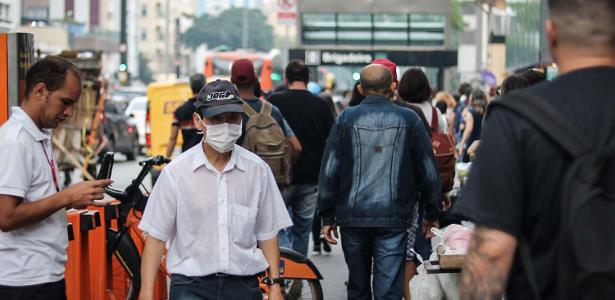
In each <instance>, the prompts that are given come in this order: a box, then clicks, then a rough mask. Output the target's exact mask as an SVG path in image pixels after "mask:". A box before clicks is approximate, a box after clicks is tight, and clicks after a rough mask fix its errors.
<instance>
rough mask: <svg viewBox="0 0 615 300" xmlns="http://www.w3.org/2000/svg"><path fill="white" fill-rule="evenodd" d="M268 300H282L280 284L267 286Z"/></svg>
mask: <svg viewBox="0 0 615 300" xmlns="http://www.w3.org/2000/svg"><path fill="white" fill-rule="evenodd" d="M268 296H269V300H284V297H283V296H282V288H281V287H280V284H274V285H271V286H269V294H268Z"/></svg>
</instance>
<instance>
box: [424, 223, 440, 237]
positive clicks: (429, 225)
mask: <svg viewBox="0 0 615 300" xmlns="http://www.w3.org/2000/svg"><path fill="white" fill-rule="evenodd" d="M439 227H440V222H438V220H435V221H432V222H430V221H427V220H425V219H423V235H425V238H426V239H430V238H432V237H434V236H435V235H434V234H433V232H431V228H439Z"/></svg>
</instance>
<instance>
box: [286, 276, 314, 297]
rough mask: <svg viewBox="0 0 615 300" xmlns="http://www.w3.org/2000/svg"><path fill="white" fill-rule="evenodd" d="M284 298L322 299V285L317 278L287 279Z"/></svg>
mask: <svg viewBox="0 0 615 300" xmlns="http://www.w3.org/2000/svg"><path fill="white" fill-rule="evenodd" d="M283 295H284V300H322V299H323V295H322V286H320V280H317V279H285V280H284V291H283Z"/></svg>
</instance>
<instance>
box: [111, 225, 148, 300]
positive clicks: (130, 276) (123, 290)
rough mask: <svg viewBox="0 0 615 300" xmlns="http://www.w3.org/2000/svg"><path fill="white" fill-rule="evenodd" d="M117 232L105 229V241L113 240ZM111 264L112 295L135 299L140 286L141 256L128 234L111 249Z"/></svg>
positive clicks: (129, 299)
mask: <svg viewBox="0 0 615 300" xmlns="http://www.w3.org/2000/svg"><path fill="white" fill-rule="evenodd" d="M117 234H118V233H117V232H116V231H115V230H113V229H107V241H113V239H114V238H115V236H116V235H117ZM111 266H112V273H113V280H112V281H113V293H114V295H115V296H116V297H117V298H118V299H126V300H136V299H137V298H138V297H139V290H140V288H141V276H140V273H139V270H140V268H141V258H140V256H139V250H137V247H136V246H135V245H134V242H133V241H132V240H131V239H130V237H129V235H128V234H127V235H124V236H123V237H122V239H121V240H120V242H119V243H118V244H117V247H116V249H115V251H113V256H112V258H111Z"/></svg>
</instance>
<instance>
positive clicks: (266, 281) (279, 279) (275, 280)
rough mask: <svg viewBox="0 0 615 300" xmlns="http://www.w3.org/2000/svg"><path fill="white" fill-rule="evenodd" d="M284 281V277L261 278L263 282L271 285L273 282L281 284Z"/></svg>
mask: <svg viewBox="0 0 615 300" xmlns="http://www.w3.org/2000/svg"><path fill="white" fill-rule="evenodd" d="M283 282H284V279H282V278H280V277H278V278H265V279H264V280H263V283H265V284H266V285H268V286H272V285H274V284H279V285H282V283H283Z"/></svg>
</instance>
